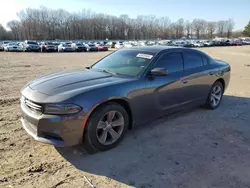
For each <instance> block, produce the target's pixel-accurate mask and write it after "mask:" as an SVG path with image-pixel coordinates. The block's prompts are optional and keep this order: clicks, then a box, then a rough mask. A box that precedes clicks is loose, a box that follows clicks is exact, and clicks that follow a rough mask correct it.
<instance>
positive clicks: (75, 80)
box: [28, 69, 129, 96]
mask: <svg viewBox="0 0 250 188" xmlns="http://www.w3.org/2000/svg"><path fill="white" fill-rule="evenodd" d="M128 79H129V78H124V77H116V76H113V75H110V74H107V73H104V72H99V71H94V70H88V69H85V70H80V71H63V72H56V73H51V74H47V75H44V76H41V77H38V78H37V79H35V80H33V81H32V82H30V83H28V86H29V87H30V88H31V89H33V90H36V91H38V92H39V93H42V94H45V95H50V96H51V95H64V94H77V93H82V92H84V91H87V90H91V89H94V88H97V87H103V86H106V85H112V84H116V83H120V82H126V81H128Z"/></svg>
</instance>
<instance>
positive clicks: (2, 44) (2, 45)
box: [0, 41, 9, 51]
mask: <svg viewBox="0 0 250 188" xmlns="http://www.w3.org/2000/svg"><path fill="white" fill-rule="evenodd" d="M8 43H9V42H8V41H3V42H1V43H0V51H4V47H5V46H7V44H8Z"/></svg>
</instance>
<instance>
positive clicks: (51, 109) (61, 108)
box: [44, 104, 82, 114]
mask: <svg viewBox="0 0 250 188" xmlns="http://www.w3.org/2000/svg"><path fill="white" fill-rule="evenodd" d="M81 110H82V107H80V106H78V105H75V104H46V105H45V108H44V113H45V114H74V113H77V112H79V111H81Z"/></svg>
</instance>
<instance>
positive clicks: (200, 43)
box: [106, 38, 250, 49]
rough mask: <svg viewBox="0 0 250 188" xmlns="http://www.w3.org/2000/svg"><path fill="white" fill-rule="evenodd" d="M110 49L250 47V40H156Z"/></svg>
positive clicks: (120, 43)
mask: <svg viewBox="0 0 250 188" xmlns="http://www.w3.org/2000/svg"><path fill="white" fill-rule="evenodd" d="M106 45H107V46H108V47H110V48H117V49H120V48H129V47H132V46H157V45H166V46H180V47H192V48H196V47H197V48H198V47H209V46H241V45H250V39H244V40H242V39H224V38H223V39H213V40H189V39H183V40H156V41H146V40H145V41H118V42H108V43H106Z"/></svg>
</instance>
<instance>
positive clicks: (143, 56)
mask: <svg viewBox="0 0 250 188" xmlns="http://www.w3.org/2000/svg"><path fill="white" fill-rule="evenodd" d="M136 57H141V58H145V59H152V57H153V56H152V55H149V54H137V56H136Z"/></svg>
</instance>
